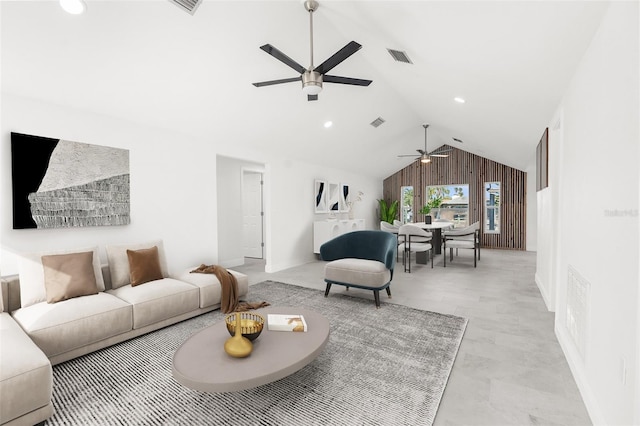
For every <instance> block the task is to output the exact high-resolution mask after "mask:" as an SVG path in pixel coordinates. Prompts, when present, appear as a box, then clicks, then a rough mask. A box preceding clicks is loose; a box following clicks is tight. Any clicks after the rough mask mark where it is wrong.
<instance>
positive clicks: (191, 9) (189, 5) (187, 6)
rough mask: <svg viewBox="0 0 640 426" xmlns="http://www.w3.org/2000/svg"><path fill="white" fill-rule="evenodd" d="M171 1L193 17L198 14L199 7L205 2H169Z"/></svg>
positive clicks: (194, 0) (176, 0) (191, 0)
mask: <svg viewBox="0 0 640 426" xmlns="http://www.w3.org/2000/svg"><path fill="white" fill-rule="evenodd" d="M169 1H170V2H171V3H173V4H175V5H176V6H178V7H179V8H180V9H182V10H184V11H185V12H187V13H189V14H191V15H193V14H194V13H196V9H197V8H198V6H200V3H202V2H203V0H169Z"/></svg>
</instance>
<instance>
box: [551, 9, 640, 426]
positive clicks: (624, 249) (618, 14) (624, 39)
mask: <svg viewBox="0 0 640 426" xmlns="http://www.w3.org/2000/svg"><path fill="white" fill-rule="evenodd" d="M638 18H639V10H638V3H637V2H612V3H611V4H610V6H609V9H608V11H607V13H606V15H605V17H604V19H603V22H602V24H601V27H600V28H599V31H598V33H597V34H596V36H595V37H594V40H593V41H592V43H591V45H590V47H589V49H588V50H587V52H586V53H585V56H584V58H583V59H582V62H581V64H580V66H579V67H578V69H577V71H576V73H575V75H574V77H573V79H572V81H571V84H570V85H569V88H568V90H567V92H566V94H565V96H564V98H563V100H562V102H561V105H560V106H559V108H558V111H559V114H561V121H562V122H561V132H562V134H561V145H562V146H561V147H559V149H560V153H559V155H556V160H557V161H555V162H553V163H552V164H550V167H551V170H552V171H553V173H555V174H556V175H555V176H556V178H554V179H553V180H552V182H551V184H552V185H553V186H556V187H557V188H552V190H553V191H554V192H552V193H551V194H550V195H551V196H550V197H546V199H545V200H544V202H545V203H546V204H549V205H550V206H549V207H550V208H551V209H552V211H557V217H553V218H552V221H554V222H555V227H556V228H555V230H554V228H553V225H552V224H551V223H550V222H549V221H544V222H539V229H538V239H539V248H538V250H539V251H540V250H543V249H545V250H546V249H553V244H556V250H557V252H556V255H555V257H554V259H552V260H550V259H548V258H546V257H543V258H539V261H542V262H544V263H545V265H542V266H543V267H544V268H548V269H551V270H554V269H555V270H557V271H558V272H557V274H553V273H552V274H551V277H552V278H551V279H554V280H555V283H554V284H555V289H556V298H557V300H556V307H557V311H556V312H557V314H556V321H555V328H556V334H557V336H558V340H559V341H560V344H561V346H562V348H563V350H564V352H565V355H566V356H567V360H568V361H569V365H570V367H571V369H572V371H573V373H574V377H575V378H576V382H577V383H578V387H579V388H580V391H581V393H582V395H583V398H584V400H585V403H586V406H587V409H588V410H589V414H590V415H591V418H592V420H593V421H594V423H596V424H607V425H630V424H639V423H640V416H639V413H640V394H639V393H638V390H639V389H640V381H639V380H638V377H640V373H639V371H638V369H639V368H640V365H639V364H640V353H639V352H638V348H639V344H640V342H639V341H638V338H639V335H640V329H639V328H638V327H639V324H638V318H639V317H638V310H639V308H640V306H639V302H638V301H639V294H638V293H639V289H638V282H639V281H638V267H637V264H638V260H639V257H640V252H639V249H638V232H639V230H638V193H639V190H638V189H639V186H640V185H639V182H640V179H639V178H640V175H639V171H638V170H639V168H640V167H639V166H640V161H639V152H638V151H639V150H638V141H639V140H640V129H639V127H638V126H639V124H638V119H639V117H640V108H639V106H638V105H639V102H640V100H639V97H638V93H639V84H638V76H639V67H638V52H639V33H638ZM554 121H555V119H554V120H552V122H550V123H549V127H552V126H553V125H554V124H555V123H554ZM554 153H555V151H551V155H552V157H551V158H550V160H551V159H552V158H553V155H554ZM556 154H557V153H556ZM556 190H557V191H558V192H557V193H556V192H555V191H556ZM548 234H550V235H553V236H554V241H553V242H551V243H548V242H545V243H544V244H543V241H542V237H543V236H544V235H548ZM553 262H556V264H555V266H554V265H553ZM569 266H571V267H572V268H574V269H575V271H577V273H578V274H579V275H580V276H581V277H582V278H583V279H584V280H586V282H588V283H589V284H590V291H589V294H588V296H587V301H588V302H587V306H586V311H585V314H586V322H585V324H586V327H585V328H584V331H585V338H586V340H585V345H584V348H585V349H584V356H581V355H580V353H579V351H578V349H577V347H576V345H574V343H573V340H572V339H571V338H570V335H569V332H568V328H567V326H566V315H565V312H566V309H567V287H568V285H569V282H568V279H567V274H568V269H569ZM623 365H624V368H623ZM625 370H626V372H625Z"/></svg>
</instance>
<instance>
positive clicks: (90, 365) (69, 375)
mask: <svg viewBox="0 0 640 426" xmlns="http://www.w3.org/2000/svg"><path fill="white" fill-rule="evenodd" d="M248 300H250V301H262V300H265V301H268V302H270V303H271V304H272V305H279V306H302V307H305V308H310V309H313V310H315V311H317V312H320V313H322V314H324V315H325V316H326V317H328V318H329V321H330V323H331V334H330V338H329V342H328V343H327V346H326V347H325V349H324V351H323V353H322V354H320V356H319V357H318V358H317V359H316V360H315V361H313V362H312V363H311V364H309V365H307V366H306V367H304V368H303V369H301V370H300V371H298V372H297V373H295V374H293V375H291V376H289V377H286V378H284V379H281V380H278V381H277V382H274V383H270V384H267V385H263V386H260V387H258V388H255V389H250V390H246V391H241V392H236V393H216V394H214V393H201V392H197V391H193V390H191V389H188V388H186V387H183V386H182V385H180V384H178V383H177V382H176V381H175V380H173V378H172V377H171V359H172V357H173V352H174V351H175V349H176V348H178V346H180V344H181V343H182V342H183V341H184V340H186V339H187V338H188V337H189V336H190V335H191V334H193V333H194V332H195V331H197V330H199V329H201V328H203V327H206V326H208V325H210V324H213V323H215V322H218V321H222V320H223V319H224V314H222V313H221V312H220V311H215V312H212V313H208V314H204V315H201V316H199V317H196V318H193V319H190V320H187V321H183V322H181V323H179V324H176V325H173V326H170V327H167V328H164V329H162V330H158V331H155V332H152V333H149V334H146V335H144V336H140V337H138V338H136V339H133V340H130V341H127V342H123V343H121V344H118V345H115V346H112V347H110V348H106V349H103V350H101V351H98V352H94V353H92V354H89V355H86V356H84V357H81V358H78V359H75V360H71V361H69V362H66V363H63V364H59V365H57V366H55V367H54V368H53V373H54V389H53V404H54V407H55V410H56V414H55V415H54V416H53V417H52V418H51V419H49V420H48V422H47V424H48V425H225V426H227V425H262V426H267V425H305V426H306V425H430V424H432V423H433V421H434V418H435V416H436V412H437V410H438V405H439V404H440V400H441V398H442V394H443V392H444V388H445V386H446V384H447V380H448V378H449V374H450V372H451V368H452V367H453V362H454V360H455V357H456V354H457V352H458V347H459V346H460V342H461V341H462V336H463V334H464V330H465V328H466V324H467V320H466V319H464V318H460V317H455V316H451V315H441V314H436V313H433V312H427V311H420V310H416V309H411V308H407V307H404V306H400V305H394V304H390V303H383V304H382V306H381V308H380V309H376V308H375V305H374V303H373V301H371V300H366V299H363V298H357V297H349V296H343V295H340V294H330V295H329V297H328V298H326V299H325V298H324V297H323V292H322V291H318V290H312V289H308V288H303V287H298V286H294V285H289V284H283V283H278V282H273V281H265V282H262V283H259V284H256V285H253V286H251V287H250V288H249V295H248Z"/></svg>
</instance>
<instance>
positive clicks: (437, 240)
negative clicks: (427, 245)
mask: <svg viewBox="0 0 640 426" xmlns="http://www.w3.org/2000/svg"><path fill="white" fill-rule="evenodd" d="M412 225H415V226H417V227H419V228H422V229H424V230H425V231H429V232H431V233H432V234H433V237H432V239H431V246H432V247H433V254H434V255H436V254H441V253H442V231H443V230H447V229H450V228H451V229H452V228H453V226H454V223H453V222H449V221H448V220H437V221H434V222H431V223H425V222H414V223H412ZM421 260H422V259H421ZM416 262H418V260H417V259H416ZM418 263H422V262H418ZM424 263H426V260H425V261H424Z"/></svg>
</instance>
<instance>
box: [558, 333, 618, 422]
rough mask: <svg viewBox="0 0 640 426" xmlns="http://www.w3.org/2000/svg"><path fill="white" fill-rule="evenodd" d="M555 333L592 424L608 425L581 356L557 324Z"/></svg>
mask: <svg viewBox="0 0 640 426" xmlns="http://www.w3.org/2000/svg"><path fill="white" fill-rule="evenodd" d="M554 331H555V333H556V337H557V338H558V343H560V348H562V352H564V357H565V358H566V360H567V363H568V364H569V369H570V370H571V374H573V379H574V380H575V382H576V385H577V386H578V391H579V392H580V395H581V396H582V401H583V402H584V405H585V407H586V408H587V413H589V417H590V418H591V423H592V424H593V425H594V426H597V425H606V424H607V423H606V422H605V420H604V416H603V415H602V410H601V409H600V405H599V404H598V400H597V399H596V397H595V396H594V395H593V392H592V391H591V387H590V386H589V383H588V380H587V378H586V375H585V372H584V368H583V367H582V365H583V364H582V361H581V359H580V355H579V354H578V352H577V351H576V349H575V347H574V346H573V343H572V342H571V339H570V337H569V336H568V335H567V333H566V331H565V330H564V329H563V327H562V326H559V325H558V323H556V324H555V326H554Z"/></svg>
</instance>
